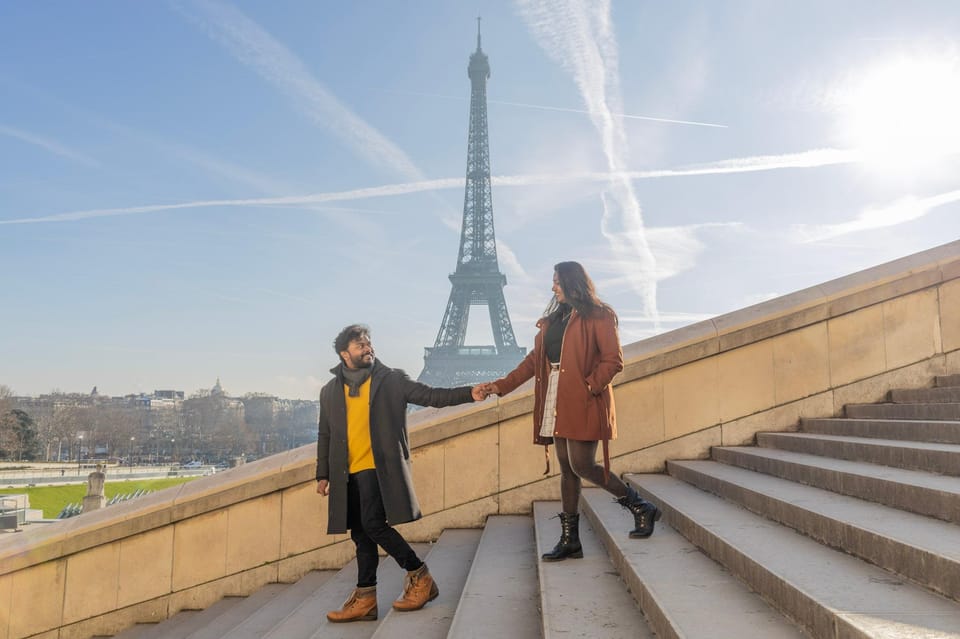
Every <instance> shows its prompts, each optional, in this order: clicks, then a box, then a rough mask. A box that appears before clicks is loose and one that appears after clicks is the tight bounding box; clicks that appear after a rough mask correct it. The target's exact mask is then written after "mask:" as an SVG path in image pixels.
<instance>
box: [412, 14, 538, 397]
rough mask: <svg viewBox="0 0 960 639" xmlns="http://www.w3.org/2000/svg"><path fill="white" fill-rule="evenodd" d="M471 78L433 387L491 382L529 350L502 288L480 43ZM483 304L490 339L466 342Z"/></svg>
mask: <svg viewBox="0 0 960 639" xmlns="http://www.w3.org/2000/svg"><path fill="white" fill-rule="evenodd" d="M467 75H468V76H469V77H470V84H471V91H470V135H469V138H468V141H467V184H466V190H465V193H464V197H463V227H462V228H461V230H460V254H459V255H458V257H457V269H456V271H455V272H454V273H453V274H452V275H450V282H451V283H452V284H453V288H452V290H451V291H450V299H449V301H448V302H447V310H446V312H444V314H443V322H442V323H441V324H440V332H439V333H437V341H436V342H435V343H434V345H433V347H429V346H428V347H427V348H426V349H424V350H425V353H424V356H423V360H424V366H423V371H422V372H421V373H420V377H419V380H420V381H421V382H424V383H426V384H430V385H431V386H462V385H471V384H476V383H478V382H483V381H490V380H493V379H496V378H498V377H502V376H503V375H504V374H506V373H508V372H510V371H511V370H513V368H514V367H515V366H516V365H517V364H518V363H519V362H520V360H522V359H523V357H524V355H526V352H527V349H525V348H520V347H519V346H517V338H516V337H515V336H514V334H513V326H512V325H511V324H510V314H509V313H508V312H507V302H506V300H504V298H503V287H504V286H505V285H506V283H507V278H506V276H504V274H503V273H501V272H500V266H499V265H498V264H497V240H496V238H495V237H494V234H493V196H492V190H491V187H490V143H489V139H488V137H487V78H489V77H490V62H489V61H488V60H487V54H485V53H484V52H483V50H482V49H481V48H480V18H477V50H476V51H474V52H473V54H471V56H470V64H469V65H468V67H467ZM483 304H486V306H487V309H488V311H489V312H490V323H491V325H492V328H493V341H494V344H491V345H485V346H466V345H464V341H465V340H466V336H467V322H468V321H469V319H470V307H471V306H480V305H483Z"/></svg>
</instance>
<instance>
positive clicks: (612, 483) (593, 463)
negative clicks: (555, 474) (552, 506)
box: [553, 437, 627, 514]
mask: <svg viewBox="0 0 960 639" xmlns="http://www.w3.org/2000/svg"><path fill="white" fill-rule="evenodd" d="M553 442H554V444H555V445H556V447H557V459H558V460H559V462H560V501H561V503H562V504H563V512H565V513H568V514H575V513H576V512H577V511H578V509H579V507H578V505H579V503H580V487H581V481H580V480H581V479H586V480H587V481H589V482H592V483H594V484H596V485H597V486H599V487H600V488H603V489H604V490H606V491H607V492H608V493H611V494H612V495H613V496H614V497H624V496H626V494H627V485H626V484H624V483H623V482H622V481H621V480H620V478H619V477H617V476H616V474H614V473H610V474H609V475H608V478H607V482H606V483H604V481H603V466H602V465H600V464H598V463H597V443H598V442H590V441H587V442H584V441H579V440H576V439H564V438H563V437H555V438H554V439H553Z"/></svg>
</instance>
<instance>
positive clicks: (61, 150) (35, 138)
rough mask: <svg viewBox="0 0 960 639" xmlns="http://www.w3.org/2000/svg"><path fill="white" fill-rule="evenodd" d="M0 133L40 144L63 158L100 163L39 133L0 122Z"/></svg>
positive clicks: (93, 163)
mask: <svg viewBox="0 0 960 639" xmlns="http://www.w3.org/2000/svg"><path fill="white" fill-rule="evenodd" d="M0 135H6V136H8V137H11V138H16V139H17V140H21V141H23V142H26V143H28V144H32V145H34V146H38V147H40V148H41V149H44V150H46V151H49V152H50V153H53V154H54V155H59V156H60V157H62V158H67V159H68V160H73V161H74V162H79V163H80V164H85V165H86V166H91V167H99V166H100V163H99V162H97V161H96V160H94V159H93V158H90V157H87V156H86V155H83V154H82V153H78V152H76V151H74V150H72V149H68V148H67V147H65V146H63V145H62V144H60V143H58V142H54V141H53V140H48V139H46V138H42V137H40V136H39V135H34V134H33V133H27V132H26V131H22V130H20V129H14V128H12V127H9V126H3V125H2V124H0Z"/></svg>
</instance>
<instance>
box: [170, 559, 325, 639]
mask: <svg viewBox="0 0 960 639" xmlns="http://www.w3.org/2000/svg"><path fill="white" fill-rule="evenodd" d="M326 574H327V575H328V576H330V574H331V573H330V572H328V573H326ZM289 587H290V584H267V585H265V586H263V587H262V588H260V590H258V591H256V592H255V593H253V594H252V595H250V596H249V597H243V598H240V599H239V601H237V602H236V603H234V604H233V605H232V606H231V607H230V608H229V609H228V610H226V611H225V612H224V613H223V614H221V615H219V616H218V617H217V618H216V619H212V620H210V621H209V622H208V623H207V624H206V625H205V626H204V627H203V628H200V629H199V630H197V631H195V632H193V633H191V634H189V635H187V636H186V637H184V639H221V638H222V637H229V636H230V632H231V631H232V630H233V629H234V628H235V627H237V626H239V625H240V624H241V623H243V622H244V621H245V620H246V619H248V618H249V617H251V616H252V615H254V614H255V613H256V611H257V610H259V609H260V608H262V607H263V606H265V605H266V604H267V603H269V602H270V601H271V600H272V599H273V598H274V597H277V596H278V595H280V593H282V592H283V591H284V590H286V589H287V588H289Z"/></svg>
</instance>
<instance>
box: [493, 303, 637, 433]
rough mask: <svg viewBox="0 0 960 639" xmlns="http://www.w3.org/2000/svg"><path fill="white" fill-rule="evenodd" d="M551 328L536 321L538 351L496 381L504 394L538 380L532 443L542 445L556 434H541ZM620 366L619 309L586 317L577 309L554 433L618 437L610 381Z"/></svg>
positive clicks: (566, 341)
mask: <svg viewBox="0 0 960 639" xmlns="http://www.w3.org/2000/svg"><path fill="white" fill-rule="evenodd" d="M548 326H549V321H548V320H547V319H546V318H541V319H540V321H538V322H537V328H539V329H540V331H539V333H537V336H536V338H535V339H534V343H533V344H534V345H533V350H532V351H531V352H530V353H528V354H527V356H526V357H525V358H524V360H523V361H522V362H520V364H519V365H518V366H517V368H515V369H514V370H513V371H512V372H510V373H508V374H507V375H506V377H503V378H501V379H498V380H497V381H496V382H495V383H496V385H497V388H498V389H499V391H500V394H501V395H506V394H507V393H509V392H510V391H512V390H514V389H515V388H517V387H518V386H520V385H521V384H523V383H524V382H525V381H527V380H528V379H530V378H531V377H535V378H536V386H535V387H534V409H533V443H534V444H542V445H546V444H552V443H553V438H546V437H540V424H541V422H542V421H543V405H544V401H545V399H546V394H547V378H548V376H549V373H550V365H549V363H548V362H547V357H546V353H545V352H544V345H543V338H544V335H545V334H546V331H547V327H548ZM621 370H623V351H622V350H621V349H620V336H619V334H618V332H617V316H616V315H615V314H614V312H613V311H612V310H610V309H597V310H596V311H594V312H592V313H591V314H590V315H589V316H582V315H580V314H579V313H577V312H576V311H574V312H573V314H572V315H571V316H570V320H569V321H568V322H567V328H566V331H565V332H564V334H563V350H562V351H561V354H560V378H559V381H558V384H557V420H556V425H555V427H554V435H556V436H557V437H564V438H567V439H578V440H582V441H606V440H609V439H616V438H617V417H616V409H615V407H614V402H613V387H612V386H611V384H610V382H611V381H612V380H613V376H614V375H616V374H617V373H619V372H620V371H621Z"/></svg>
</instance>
